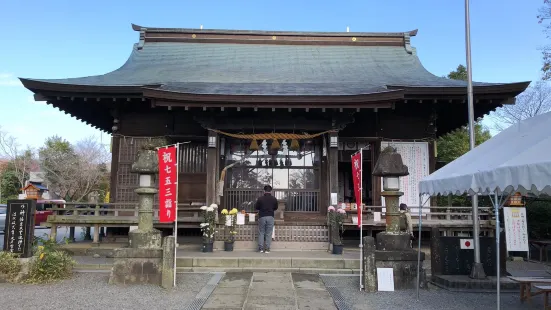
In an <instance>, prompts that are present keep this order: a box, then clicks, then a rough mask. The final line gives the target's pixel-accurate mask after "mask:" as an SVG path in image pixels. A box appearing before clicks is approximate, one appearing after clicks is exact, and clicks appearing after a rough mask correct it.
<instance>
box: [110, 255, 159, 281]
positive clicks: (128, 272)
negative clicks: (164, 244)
mask: <svg viewBox="0 0 551 310" xmlns="http://www.w3.org/2000/svg"><path fill="white" fill-rule="evenodd" d="M162 261H163V250H162V249H161V248H158V249H135V248H121V249H116V250H115V261H114V263H113V268H112V269H111V276H110V277H109V284H144V283H149V284H156V285H161V279H162Z"/></svg>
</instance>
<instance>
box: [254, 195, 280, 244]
mask: <svg viewBox="0 0 551 310" xmlns="http://www.w3.org/2000/svg"><path fill="white" fill-rule="evenodd" d="M255 209H256V210H257V211H258V250H259V251H260V253H270V244H271V243H272V232H273V229H274V211H275V210H277V199H276V198H275V197H274V196H272V187H271V186H270V185H266V186H264V195H263V196H261V197H258V200H256V204H255Z"/></svg>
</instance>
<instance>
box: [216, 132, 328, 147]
mask: <svg viewBox="0 0 551 310" xmlns="http://www.w3.org/2000/svg"><path fill="white" fill-rule="evenodd" d="M208 130H210V131H212V132H216V133H218V134H221V135H225V136H228V137H232V138H236V139H243V140H292V139H296V140H305V139H312V138H316V137H319V136H321V135H324V134H326V133H330V132H338V130H327V131H323V132H318V133H314V134H296V133H276V132H272V133H253V134H236V133H229V132H224V131H220V130H217V129H210V128H208ZM278 144H279V143H278ZM291 144H292V142H291Z"/></svg>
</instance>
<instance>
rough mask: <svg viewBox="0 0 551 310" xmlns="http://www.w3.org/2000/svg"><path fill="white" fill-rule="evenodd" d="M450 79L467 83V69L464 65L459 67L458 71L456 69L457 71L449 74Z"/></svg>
mask: <svg viewBox="0 0 551 310" xmlns="http://www.w3.org/2000/svg"><path fill="white" fill-rule="evenodd" d="M448 79H452V80H461V81H466V80H467V68H466V67H465V66H464V65H459V66H457V69H455V71H452V72H450V73H449V74H448Z"/></svg>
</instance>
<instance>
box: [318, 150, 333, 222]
mask: <svg viewBox="0 0 551 310" xmlns="http://www.w3.org/2000/svg"><path fill="white" fill-rule="evenodd" d="M324 142H325V139H324ZM322 152H323V154H322V157H321V167H320V175H319V178H320V182H319V184H320V198H319V212H320V213H321V214H323V215H326V214H327V207H328V206H329V204H330V203H331V201H330V200H329V190H328V189H329V178H327V175H328V174H329V173H328V172H329V165H328V164H327V163H328V157H327V153H328V152H327V143H326V144H324V145H323V146H322Z"/></svg>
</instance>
